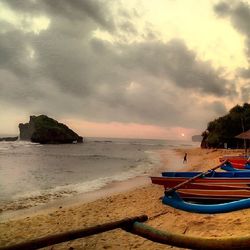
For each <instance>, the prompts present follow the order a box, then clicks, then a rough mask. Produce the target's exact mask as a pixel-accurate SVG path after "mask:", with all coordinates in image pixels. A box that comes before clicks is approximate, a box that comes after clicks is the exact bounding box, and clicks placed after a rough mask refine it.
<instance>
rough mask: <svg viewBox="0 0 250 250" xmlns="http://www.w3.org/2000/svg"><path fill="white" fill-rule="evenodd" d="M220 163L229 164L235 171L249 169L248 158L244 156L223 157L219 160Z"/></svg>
mask: <svg viewBox="0 0 250 250" xmlns="http://www.w3.org/2000/svg"><path fill="white" fill-rule="evenodd" d="M219 160H220V162H223V161H228V162H230V163H231V164H232V165H233V167H234V168H237V169H250V161H249V160H250V156H244V155H237V156H235V155H231V156H230V155H229V156H223V157H221V158H219Z"/></svg>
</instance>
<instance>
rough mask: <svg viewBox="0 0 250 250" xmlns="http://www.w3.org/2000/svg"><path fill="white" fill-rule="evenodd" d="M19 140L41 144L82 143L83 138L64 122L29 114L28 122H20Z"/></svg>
mask: <svg viewBox="0 0 250 250" xmlns="http://www.w3.org/2000/svg"><path fill="white" fill-rule="evenodd" d="M19 130H20V140H26V141H32V142H37V143H41V144H61V143H75V142H78V143H82V142H83V138H82V137H81V136H79V135H78V134H77V133H75V132H74V131H73V130H71V129H70V128H68V127H67V126H66V125H65V124H63V123H59V122H58V121H56V120H54V119H52V118H50V117H48V116H46V115H39V116H30V121H29V123H25V124H23V123H20V124H19Z"/></svg>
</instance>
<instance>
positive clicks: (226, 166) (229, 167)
mask: <svg viewBox="0 0 250 250" xmlns="http://www.w3.org/2000/svg"><path fill="white" fill-rule="evenodd" d="M221 169H223V170H225V171H240V172H242V171H250V164H249V163H247V164H246V166H245V168H243V169H239V168H235V167H233V165H232V164H231V163H230V162H229V163H227V164H224V165H223V166H221Z"/></svg>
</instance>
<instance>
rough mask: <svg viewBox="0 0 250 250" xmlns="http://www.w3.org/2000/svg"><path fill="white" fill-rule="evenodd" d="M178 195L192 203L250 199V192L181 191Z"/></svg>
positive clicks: (242, 190)
mask: <svg viewBox="0 0 250 250" xmlns="http://www.w3.org/2000/svg"><path fill="white" fill-rule="evenodd" d="M177 193H178V194H179V195H180V196H181V198H183V199H184V200H191V201H197V202H199V201H205V200H206V201H209V203H211V202H213V201H217V202H218V201H221V202H225V201H235V200H241V199H247V198H249V197H250V190H244V189H240V190H209V189H208V190H207V189H180V190H178V191H177Z"/></svg>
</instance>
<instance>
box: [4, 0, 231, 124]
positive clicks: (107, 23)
mask: <svg viewBox="0 0 250 250" xmlns="http://www.w3.org/2000/svg"><path fill="white" fill-rule="evenodd" d="M59 3H60V4H59ZM5 4H6V5H8V6H9V7H10V8H12V9H13V10H14V11H16V13H18V14H22V13H26V14H27V13H29V15H34V16H39V15H45V16H47V17H48V18H49V19H50V26H49V28H48V29H47V30H44V31H41V32H40V33H39V34H34V33H32V32H24V31H22V30H20V29H18V28H15V27H9V25H7V24H6V25H5V26H4V27H5V30H6V31H5V32H0V55H1V56H0V77H1V86H0V88H1V91H0V97H1V101H4V102H6V103H9V104H10V105H13V106H16V107H19V108H23V109H28V110H30V112H44V113H49V112H50V114H53V113H55V114H57V115H71V116H79V117H84V118H85V119H89V120H95V121H105V122H107V121H118V122H138V123H145V124H147V123H150V124H158V125H173V126H175V125H178V126H190V127H192V126H193V127H199V125H200V124H201V123H203V120H204V119H205V120H206V119H207V117H209V116H211V117H212V118H213V116H214V115H217V114H221V112H222V111H223V110H224V106H223V104H222V103H221V102H216V103H209V102H206V100H203V101H201V99H199V98H198V97H199V96H200V97H204V96H205V97H206V96H215V97H222V98H223V97H225V96H233V95H235V94H236V92H235V89H234V86H233V83H231V82H229V81H227V80H225V79H224V78H223V77H222V76H221V75H220V72H219V71H217V70H215V69H214V68H213V67H212V66H211V65H210V64H209V63H208V62H203V61H201V60H199V59H198V58H197V56H196V54H195V52H194V51H191V50H189V49H188V48H187V46H186V45H185V43H184V42H183V41H181V40H177V39H173V40H171V41H169V42H168V43H163V42H161V41H157V40H155V39H154V38H155V37H157V34H156V33H155V34H154V31H153V30H152V29H150V33H151V39H150V40H148V41H141V42H134V43H122V42H115V43H111V42H108V41H104V40H102V39H101V38H97V37H93V31H95V30H96V29H101V30H104V31H106V32H110V33H111V34H113V32H118V33H123V34H124V36H129V35H131V34H133V35H136V34H138V31H137V30H136V28H135V26H134V25H133V23H132V21H131V20H127V21H122V22H115V21H114V19H115V18H114V17H112V12H111V11H109V8H108V6H107V5H105V4H104V2H101V1H90V0H89V1H76V0H74V1H66V0H63V1H49V0H44V1H25V3H24V4H20V1H5ZM124 13H126V15H128V13H127V12H124ZM134 15H135V14H134V13H132V14H131V16H134ZM123 16H125V14H124V15H123ZM27 25H28V24H27ZM146 33H149V30H147V31H146ZM29 49H32V50H33V51H34V57H33V58H32V57H30V56H29ZM193 96H196V97H193ZM197 96H198V97H197ZM204 110H210V114H208V113H207V112H204ZM203 118H204V119H203Z"/></svg>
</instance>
